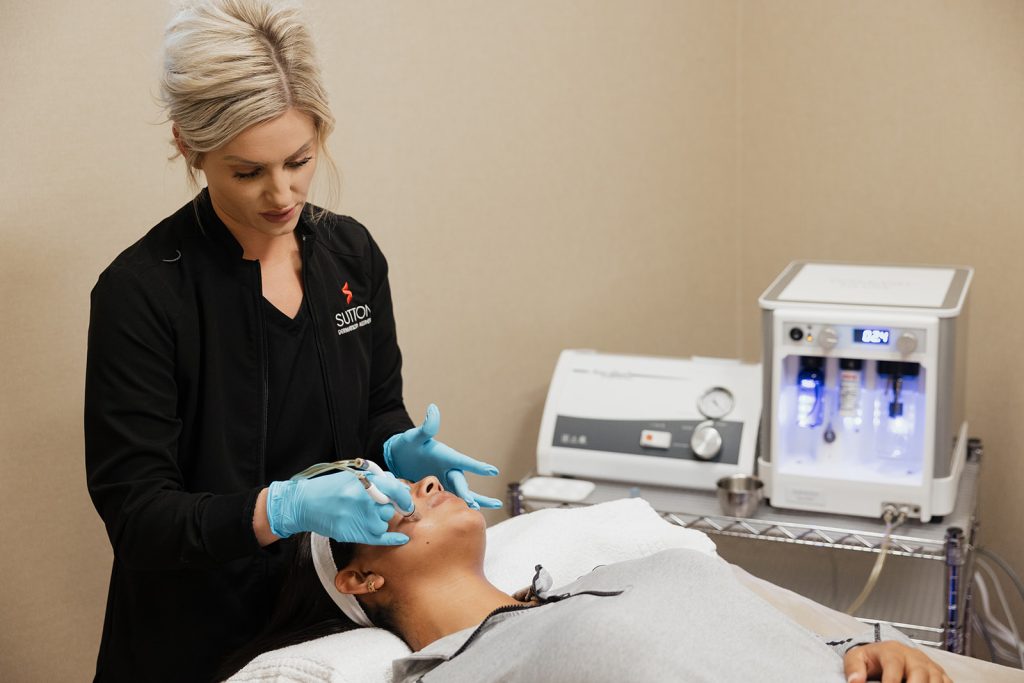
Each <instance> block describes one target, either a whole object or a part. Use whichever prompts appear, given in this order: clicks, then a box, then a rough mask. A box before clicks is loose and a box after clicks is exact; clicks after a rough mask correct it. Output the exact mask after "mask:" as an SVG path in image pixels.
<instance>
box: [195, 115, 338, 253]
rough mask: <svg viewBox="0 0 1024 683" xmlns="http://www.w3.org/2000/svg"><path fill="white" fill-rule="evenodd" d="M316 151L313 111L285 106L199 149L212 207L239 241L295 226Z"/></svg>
mask: <svg viewBox="0 0 1024 683" xmlns="http://www.w3.org/2000/svg"><path fill="white" fill-rule="evenodd" d="M317 151H318V148H317V137H316V127H315V125H314V122H313V119H312V117H310V116H309V115H308V114H305V113H303V112H301V111H299V110H297V109H289V110H288V111H287V112H285V113H284V114H282V115H281V116H279V117H277V118H276V119H271V120H270V121H266V122H264V123H259V124H256V125H255V126H252V127H250V128H247V129H245V130H244V131H242V132H241V133H239V134H238V135H237V136H236V137H235V138H233V139H232V140H231V141H230V142H229V143H227V144H226V145H224V146H223V147H220V148H218V149H215V150H214V151H212V152H209V153H207V154H204V155H203V158H202V161H201V163H202V171H203V173H204V174H205V175H206V182H207V185H208V186H209V188H210V199H211V201H212V202H213V207H214V209H215V210H216V212H217V215H218V216H220V219H221V220H222V221H224V224H225V225H227V226H228V228H229V229H230V230H231V232H232V233H234V234H235V236H236V238H238V239H239V241H240V242H242V243H243V245H244V244H245V243H246V242H247V241H248V240H247V238H248V239H252V238H259V237H276V236H279V235H285V234H289V233H291V232H292V231H294V230H295V225H296V223H298V220H299V214H300V212H301V210H302V207H303V205H304V204H305V202H306V195H307V194H308V193H309V185H310V183H311V182H312V180H313V172H314V170H316V152H317Z"/></svg>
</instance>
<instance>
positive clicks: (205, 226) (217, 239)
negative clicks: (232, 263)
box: [192, 187, 316, 261]
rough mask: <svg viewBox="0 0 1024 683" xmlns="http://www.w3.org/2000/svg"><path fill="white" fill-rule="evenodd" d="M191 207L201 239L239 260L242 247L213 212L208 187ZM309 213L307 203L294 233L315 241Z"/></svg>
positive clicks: (229, 256) (314, 232)
mask: <svg viewBox="0 0 1024 683" xmlns="http://www.w3.org/2000/svg"><path fill="white" fill-rule="evenodd" d="M192 206H193V208H194V209H195V214H196V219H197V221H198V223H199V231H200V233H202V235H203V237H205V238H206V239H208V240H210V241H211V242H212V243H214V244H215V245H216V246H217V247H218V249H219V250H220V251H221V252H222V253H223V254H224V255H225V257H227V258H230V259H232V260H236V261H237V260H241V259H242V254H243V253H244V250H243V249H242V245H241V244H239V243H238V240H237V239H235V236H234V235H233V234H232V233H231V231H230V230H229V229H228V226H226V225H224V221H222V220H221V219H220V216H218V215H217V212H216V211H214V209H213V202H212V201H211V200H210V189H209V188H208V187H204V188H203V189H202V190H200V192H199V194H197V195H196V196H195V198H194V199H193V200H192ZM311 211H312V207H311V206H310V205H309V204H308V203H307V204H306V205H305V206H303V207H302V211H301V213H300V214H299V222H298V223H297V224H296V226H295V232H296V234H298V235H299V236H300V237H303V236H309V237H310V238H311V239H312V240H316V230H315V228H314V226H313V222H312V221H311V220H310V213H311Z"/></svg>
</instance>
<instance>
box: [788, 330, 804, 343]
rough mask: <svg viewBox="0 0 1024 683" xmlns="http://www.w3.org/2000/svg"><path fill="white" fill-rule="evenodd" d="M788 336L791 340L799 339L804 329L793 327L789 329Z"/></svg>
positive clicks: (802, 335) (802, 336)
mask: <svg viewBox="0 0 1024 683" xmlns="http://www.w3.org/2000/svg"><path fill="white" fill-rule="evenodd" d="M789 338H790V339H792V340H793V341H800V340H801V339H803V338H804V331H803V330H801V329H800V328H799V327H794V328H793V329H791V330H790V331H789Z"/></svg>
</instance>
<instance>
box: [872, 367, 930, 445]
mask: <svg viewBox="0 0 1024 683" xmlns="http://www.w3.org/2000/svg"><path fill="white" fill-rule="evenodd" d="M878 373H879V376H880V377H885V385H884V386H885V389H884V390H883V391H882V393H881V396H880V398H881V400H882V401H883V403H884V405H883V410H882V411H881V413H882V416H881V417H882V422H883V425H882V429H881V433H880V435H879V436H880V437H881V440H880V443H879V448H878V456H879V457H880V458H882V459H883V460H887V461H890V462H907V461H908V460H913V459H914V457H915V453H914V452H913V446H914V443H915V438H914V426H915V425H914V422H915V420H916V407H917V378H918V374H919V373H920V366H919V365H918V364H917V363H904V362H895V361H888V362H887V361H881V362H879V363H878ZM908 464H909V463H908Z"/></svg>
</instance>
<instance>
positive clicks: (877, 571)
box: [846, 505, 907, 616]
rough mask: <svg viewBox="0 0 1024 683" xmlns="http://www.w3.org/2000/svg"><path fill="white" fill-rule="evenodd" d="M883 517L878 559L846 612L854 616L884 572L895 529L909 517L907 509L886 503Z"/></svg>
mask: <svg viewBox="0 0 1024 683" xmlns="http://www.w3.org/2000/svg"><path fill="white" fill-rule="evenodd" d="M882 519H883V520H884V521H885V536H884V537H883V538H882V545H881V547H880V548H879V550H880V552H879V554H878V559H877V560H875V566H873V567H872V568H871V574H870V575H869V576H868V580H867V582H866V583H865V584H864V588H863V589H862V590H861V592H860V595H858V596H857V599H856V600H854V601H853V604H851V605H850V606H849V607H848V608H846V613H847V614H849V615H851V616H853V614H854V612H856V611H857V610H859V609H860V608H861V605H863V604H864V601H865V600H867V599H868V596H869V595H871V591H873V590H874V589H875V584H876V583H878V577H879V576H880V575H881V573H882V567H883V566H884V565H885V557H886V555H888V554H889V544H890V543H891V542H892V532H893V529H895V528H896V527H898V526H899V525H900V524H903V522H905V521H906V519H907V510H906V509H905V508H902V507H901V508H897V507H896V506H895V505H886V506H885V509H883V510H882Z"/></svg>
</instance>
